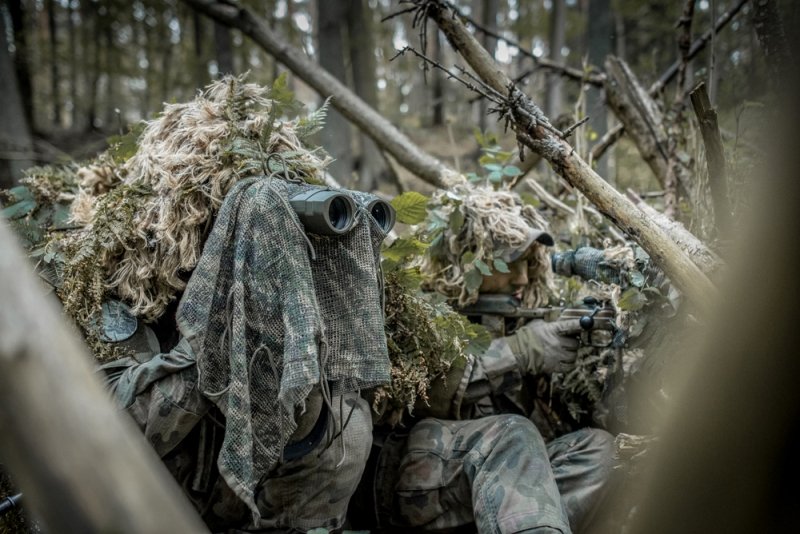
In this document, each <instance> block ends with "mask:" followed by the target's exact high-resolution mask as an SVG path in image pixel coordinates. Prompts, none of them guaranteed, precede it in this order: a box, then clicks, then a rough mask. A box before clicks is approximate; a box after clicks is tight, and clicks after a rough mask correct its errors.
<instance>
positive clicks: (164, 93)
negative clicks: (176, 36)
mask: <svg viewBox="0 0 800 534" xmlns="http://www.w3.org/2000/svg"><path fill="white" fill-rule="evenodd" d="M173 16H175V14H174V13H173V12H172V10H171V9H167V10H165V11H164V13H163V14H162V15H161V24H162V27H163V30H162V31H163V33H162V36H163V37H162V39H163V44H162V46H161V73H160V75H159V78H160V80H161V87H160V91H159V94H160V96H161V102H159V105H158V106H157V108H160V107H161V105H160V104H161V103H162V102H169V100H170V98H169V97H170V94H169V90H170V87H172V83H171V81H172V80H173V79H174V78H173V77H171V76H170V73H171V72H172V52H173V48H174V46H173V45H172V36H171V33H172V30H170V27H169V23H170V21H171V20H172V17H173ZM229 38H230V34H229Z"/></svg>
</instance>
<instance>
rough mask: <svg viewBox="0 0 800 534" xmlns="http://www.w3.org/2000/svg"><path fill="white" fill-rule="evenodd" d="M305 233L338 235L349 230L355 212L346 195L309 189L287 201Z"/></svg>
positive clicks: (326, 190) (325, 190) (354, 207)
mask: <svg viewBox="0 0 800 534" xmlns="http://www.w3.org/2000/svg"><path fill="white" fill-rule="evenodd" d="M289 203H290V204H291V205H292V208H294V211H295V213H297V216H298V217H299V218H300V221H301V222H302V223H303V226H304V227H305V229H306V231H307V232H310V233H312V234H318V235H339V234H343V233H345V232H347V231H349V230H350V227H351V226H352V225H353V216H354V214H355V211H356V205H355V201H354V200H353V199H352V198H350V197H349V196H348V195H345V194H343V193H340V192H338V191H332V190H329V189H311V190H308V191H305V192H302V193H299V194H297V195H295V196H293V197H292V198H291V199H289Z"/></svg>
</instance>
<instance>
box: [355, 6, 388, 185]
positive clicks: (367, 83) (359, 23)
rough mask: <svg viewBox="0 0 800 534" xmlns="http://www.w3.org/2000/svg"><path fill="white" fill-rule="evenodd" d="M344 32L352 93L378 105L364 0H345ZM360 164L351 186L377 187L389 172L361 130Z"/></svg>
mask: <svg viewBox="0 0 800 534" xmlns="http://www.w3.org/2000/svg"><path fill="white" fill-rule="evenodd" d="M347 8H348V9H347V33H348V43H349V45H350V63H351V65H352V69H353V87H354V88H355V92H356V94H357V95H358V96H359V97H361V99H362V100H364V102H366V103H367V104H368V105H369V106H370V107H372V108H373V109H377V107H378V91H377V88H376V86H375V83H376V80H375V70H376V68H375V43H374V42H373V39H372V34H373V24H372V11H371V10H370V9H369V7H368V6H367V2H366V0H348V6H347ZM358 144H359V147H360V149H361V151H360V164H359V166H358V181H357V183H356V184H355V185H354V187H355V188H356V189H360V190H362V191H372V190H374V189H376V188H377V187H378V182H379V181H380V180H381V177H382V176H383V175H384V174H385V173H387V172H391V170H390V169H389V168H388V165H387V164H386V162H385V160H384V159H383V156H382V155H381V153H380V150H378V147H376V146H375V143H374V142H373V141H372V139H370V138H369V137H368V136H367V135H365V134H364V133H363V132H362V133H360V134H359V136H358Z"/></svg>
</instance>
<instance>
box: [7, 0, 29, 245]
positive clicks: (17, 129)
mask: <svg viewBox="0 0 800 534" xmlns="http://www.w3.org/2000/svg"><path fill="white" fill-rule="evenodd" d="M5 31H6V24H5V18H4V17H3V16H2V13H0V36H2V39H3V40H2V42H0V95H3V105H2V106H0V189H8V188H10V187H12V186H13V185H14V183H16V182H17V181H19V179H20V178H21V177H22V171H23V169H26V168H28V167H30V166H31V165H33V138H32V137H31V131H30V127H29V125H28V121H27V120H26V118H25V113H24V107H23V104H22V96H21V94H20V90H19V87H18V86H17V76H16V72H14V65H13V63H12V62H11V58H10V57H9V54H8V47H7V46H6V43H5V35H6V33H5ZM0 250H2V249H1V248H0ZM3 254H5V251H4V252H3Z"/></svg>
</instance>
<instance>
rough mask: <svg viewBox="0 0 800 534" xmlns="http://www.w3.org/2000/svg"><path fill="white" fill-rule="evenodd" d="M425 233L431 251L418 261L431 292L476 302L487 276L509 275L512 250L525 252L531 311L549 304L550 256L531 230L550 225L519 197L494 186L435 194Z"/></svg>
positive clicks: (526, 294) (525, 300) (458, 188)
mask: <svg viewBox="0 0 800 534" xmlns="http://www.w3.org/2000/svg"><path fill="white" fill-rule="evenodd" d="M431 204H432V207H431V210H430V216H429V224H428V225H427V227H426V228H425V229H424V233H425V238H426V239H427V240H429V242H430V248H429V249H428V251H427V253H426V254H425V256H424V258H423V260H422V261H421V263H420V271H421V272H422V275H423V277H424V278H425V281H426V286H427V287H428V288H429V289H432V290H435V291H436V292H438V293H440V294H442V295H445V296H447V297H450V298H453V299H456V302H457V303H458V304H459V305H461V306H463V305H465V304H471V303H473V302H475V300H476V299H477V298H478V290H479V289H480V286H481V282H482V281H483V275H487V276H488V275H490V274H491V273H492V271H493V270H495V271H500V272H507V271H508V267H507V264H506V262H507V258H506V257H505V255H506V253H507V251H508V250H509V249H520V248H523V249H524V248H527V247H526V245H530V246H531V247H533V249H534V254H533V255H532V257H531V259H530V261H529V272H528V278H529V280H530V282H531V283H530V284H529V285H528V286H527V288H526V289H525V292H524V294H523V296H522V303H523V304H524V305H525V306H528V307H535V306H542V305H544V304H546V303H548V301H549V299H550V294H551V285H552V282H551V280H552V275H551V271H550V257H549V255H548V252H547V249H546V248H545V246H544V245H542V244H541V243H539V242H537V241H535V240H534V239H532V236H531V230H532V229H536V230H539V231H546V230H547V223H546V221H545V220H544V219H543V218H542V217H541V215H539V214H538V213H537V212H536V210H535V209H534V208H533V206H530V205H527V204H524V203H523V202H522V201H521V200H520V198H519V196H518V195H516V194H514V193H511V192H509V191H495V190H493V189H492V188H490V187H483V186H469V185H460V186H455V187H453V188H452V189H451V190H449V191H440V192H437V193H436V194H435V195H434V197H433V198H432V199H431Z"/></svg>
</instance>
